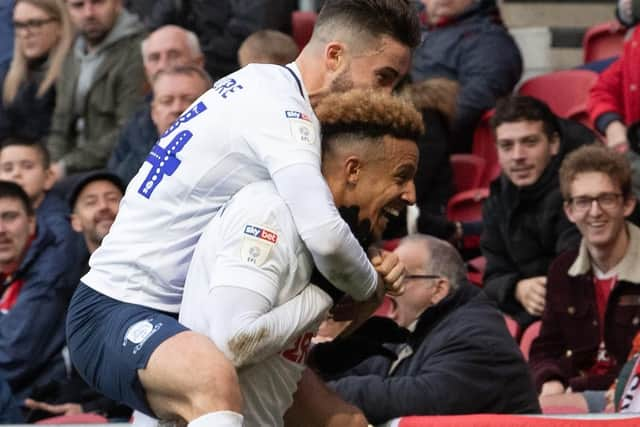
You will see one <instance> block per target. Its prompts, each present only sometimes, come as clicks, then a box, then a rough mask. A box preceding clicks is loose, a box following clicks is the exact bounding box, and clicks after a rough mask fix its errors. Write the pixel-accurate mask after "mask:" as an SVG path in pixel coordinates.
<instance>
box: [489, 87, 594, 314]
mask: <svg viewBox="0 0 640 427" xmlns="http://www.w3.org/2000/svg"><path fill="white" fill-rule="evenodd" d="M491 126H492V127H493V130H494V132H495V135H496V149H497V151H498V162H499V163H500V168H501V170H502V174H501V176H500V177H499V178H498V179H496V180H495V181H494V182H492V183H491V187H490V194H489V198H488V199H487V201H486V202H485V204H484V207H483V211H482V220H483V227H484V228H483V231H482V235H481V238H480V249H481V250H482V254H483V255H484V256H485V257H486V259H487V266H486V270H485V274H484V289H485V292H486V293H487V295H489V296H490V297H491V298H493V299H494V300H495V301H496V302H497V303H498V307H499V308H500V309H501V310H502V311H504V312H505V313H507V314H509V315H510V316H512V317H513V318H514V319H515V320H516V321H517V322H518V323H519V324H520V325H521V326H523V327H525V326H527V325H529V324H530V323H531V322H533V321H534V320H535V319H537V318H538V317H539V316H540V315H542V312H543V309H544V302H545V300H544V295H545V289H546V282H547V279H546V275H547V269H548V267H549V264H550V263H551V261H552V260H553V259H554V258H555V257H556V256H557V255H558V254H559V253H561V252H563V251H564V250H566V249H569V248H572V247H574V246H576V245H577V243H578V239H579V233H578V230H577V229H576V228H575V226H574V225H573V224H571V223H570V222H569V220H567V218H566V216H565V214H564V212H563V210H562V196H561V194H560V188H559V185H558V168H559V167H560V163H561V162H562V159H563V158H564V156H565V154H566V153H568V152H570V151H572V150H573V149H575V148H576V147H578V146H580V145H583V144H587V143H591V142H593V141H594V140H595V136H594V135H593V134H592V133H591V131H589V130H588V129H587V128H585V127H584V126H582V125H580V124H578V123H576V122H572V121H568V120H562V119H559V118H557V117H556V116H554V115H553V113H552V112H551V110H550V109H549V107H548V106H547V105H546V104H544V103H543V102H542V101H539V100H537V99H534V98H530V97H526V96H514V97H510V98H506V99H504V100H502V101H500V102H499V103H498V105H497V107H496V112H495V115H494V116H493V118H492V119H491Z"/></svg>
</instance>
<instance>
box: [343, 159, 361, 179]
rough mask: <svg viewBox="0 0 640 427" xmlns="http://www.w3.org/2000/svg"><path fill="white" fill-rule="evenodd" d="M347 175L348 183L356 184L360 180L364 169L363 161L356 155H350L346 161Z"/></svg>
mask: <svg viewBox="0 0 640 427" xmlns="http://www.w3.org/2000/svg"><path fill="white" fill-rule="evenodd" d="M344 168H345V176H346V177H347V184H349V185H356V184H357V183H358V181H359V180H360V171H361V170H362V161H361V160H360V159H359V158H358V157H356V156H350V157H348V158H347V160H346V161H345V163H344Z"/></svg>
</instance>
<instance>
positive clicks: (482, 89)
mask: <svg viewBox="0 0 640 427" xmlns="http://www.w3.org/2000/svg"><path fill="white" fill-rule="evenodd" d="M426 12H427V14H428V13H429V11H428V10H427V11H426ZM521 74H522V58H521V56H520V50H519V49H518V46H517V45H516V43H515V41H514V40H513V38H512V37H511V35H510V34H509V32H508V31H507V29H506V28H505V27H504V26H503V25H502V23H501V21H500V13H499V10H498V8H497V6H496V4H495V1H493V0H482V1H479V2H477V3H475V4H474V5H473V6H471V7H470V8H469V9H468V10H467V11H466V12H464V13H463V14H462V15H460V16H458V17H456V18H454V19H451V20H448V21H447V22H446V23H443V24H441V25H437V26H432V27H425V28H424V30H423V33H422V44H421V45H420V46H419V47H418V48H417V49H416V50H415V52H414V55H413V68H412V71H411V76H412V78H413V80H414V81H421V80H424V79H427V78H433V77H446V78H449V79H452V80H456V81H457V82H458V83H459V84H460V93H459V95H458V104H457V114H456V120H455V123H454V125H453V127H452V129H453V130H454V139H453V144H452V146H451V147H452V152H453V153H457V152H470V151H471V144H472V141H473V130H474V129H475V126H476V124H477V122H478V120H479V119H480V117H481V116H482V114H483V113H484V111H485V110H488V109H490V108H493V107H494V106H495V103H496V100H497V99H498V98H499V97H501V96H505V95H508V94H509V93H511V91H512V90H513V88H514V86H515V85H516V83H518V81H519V80H520V76H521Z"/></svg>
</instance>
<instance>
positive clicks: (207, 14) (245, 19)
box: [149, 0, 298, 80]
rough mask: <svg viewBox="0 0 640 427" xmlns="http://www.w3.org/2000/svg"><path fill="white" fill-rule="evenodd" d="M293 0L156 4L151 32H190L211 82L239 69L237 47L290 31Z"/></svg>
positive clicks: (161, 0) (196, 0)
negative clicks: (261, 33) (259, 34)
mask: <svg viewBox="0 0 640 427" xmlns="http://www.w3.org/2000/svg"><path fill="white" fill-rule="evenodd" d="M297 4H298V2H297V1H295V0H216V1H211V0H158V1H156V2H155V4H154V5H153V15H152V18H151V20H150V23H149V25H150V27H151V30H155V29H157V28H158V27H161V26H162V25H167V24H174V25H179V26H181V27H184V28H186V29H188V30H191V31H193V32H194V33H196V35H197V36H198V39H199V40H200V45H201V47H202V52H203V53H204V57H205V68H206V69H207V71H208V72H209V74H210V75H211V77H213V79H214V80H217V79H218V78H220V77H222V76H224V75H226V74H229V73H231V72H233V71H235V70H236V69H237V68H238V58H237V52H238V48H240V44H241V43H242V42H243V41H244V39H245V38H247V37H248V36H249V35H251V34H252V33H254V32H256V31H258V30H263V29H274V30H280V31H283V32H290V30H291V13H292V12H293V11H294V10H295V9H297Z"/></svg>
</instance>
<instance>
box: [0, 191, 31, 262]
mask: <svg viewBox="0 0 640 427" xmlns="http://www.w3.org/2000/svg"><path fill="white" fill-rule="evenodd" d="M35 229H36V221H35V217H34V216H33V215H29V214H27V211H26V210H25V207H24V205H23V203H22V201H21V200H19V199H16V198H10V197H2V198H0V269H3V270H6V269H7V268H9V267H10V266H13V265H14V264H16V263H18V262H19V261H20V258H21V257H22V254H23V253H24V250H25V248H26V247H27V243H28V242H29V237H30V236H31V235H33V234H34V233H35Z"/></svg>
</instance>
